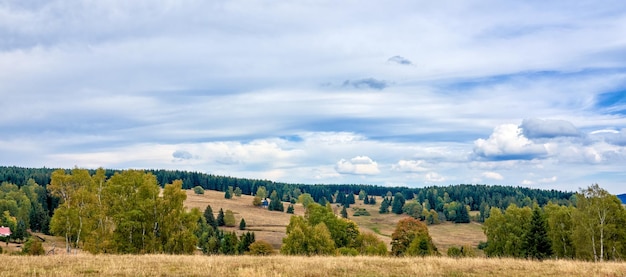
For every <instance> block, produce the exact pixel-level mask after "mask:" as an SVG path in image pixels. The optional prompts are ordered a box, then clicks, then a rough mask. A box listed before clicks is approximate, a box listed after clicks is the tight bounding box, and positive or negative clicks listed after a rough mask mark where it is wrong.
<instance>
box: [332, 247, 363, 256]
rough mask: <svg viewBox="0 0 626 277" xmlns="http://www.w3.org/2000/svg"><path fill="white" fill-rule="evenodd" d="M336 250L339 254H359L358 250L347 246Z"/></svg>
mask: <svg viewBox="0 0 626 277" xmlns="http://www.w3.org/2000/svg"><path fill="white" fill-rule="evenodd" d="M337 252H339V255H342V256H358V255H359V251H358V250H356V249H354V248H348V247H341V248H339V249H337Z"/></svg>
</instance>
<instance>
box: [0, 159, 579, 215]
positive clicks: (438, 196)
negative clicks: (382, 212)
mask: <svg viewBox="0 0 626 277" xmlns="http://www.w3.org/2000/svg"><path fill="white" fill-rule="evenodd" d="M55 170H56V169H52V168H23V167H6V166H4V167H0V183H2V182H8V183H12V184H16V185H18V186H21V185H23V184H26V183H27V182H28V180H29V179H33V180H34V182H35V183H37V184H39V185H41V186H43V187H46V185H47V184H49V183H50V179H51V175H52V172H54V171H55ZM65 171H66V172H68V173H69V172H70V170H69V169H66V170H65ZM88 171H89V173H90V174H94V173H95V171H96V170H88ZM143 171H144V172H146V173H151V174H153V175H154V176H155V177H156V179H157V182H158V183H159V184H160V185H161V186H163V185H165V184H169V183H172V182H173V181H175V180H182V181H183V183H182V188H183V189H191V188H193V187H196V186H200V187H202V188H203V189H209V190H217V191H227V190H228V188H229V187H232V188H239V189H240V190H241V191H242V193H243V194H246V195H253V194H254V192H256V191H257V189H258V188H259V187H265V188H266V190H267V191H268V192H272V191H276V192H277V194H278V195H279V197H280V198H281V199H282V200H283V201H286V202H289V201H291V199H293V198H297V197H298V195H299V194H300V193H308V194H310V195H311V196H312V197H313V199H314V200H315V202H318V203H320V202H321V203H324V202H331V203H332V202H333V201H335V199H336V197H337V195H339V194H342V195H350V194H359V193H360V192H361V191H364V192H365V193H366V194H367V195H370V196H374V195H375V196H385V195H388V194H389V193H391V195H395V194H396V193H402V195H403V197H404V198H405V199H406V200H411V199H413V198H417V200H418V202H419V203H424V202H425V201H427V203H429V205H430V206H431V208H432V209H434V210H436V211H438V212H443V211H444V207H443V206H444V204H445V203H446V202H449V201H448V200H450V201H456V202H458V203H462V204H463V205H468V206H469V208H470V210H472V211H478V210H480V209H481V206H482V207H483V208H485V206H486V205H488V206H489V207H497V208H501V209H506V208H507V207H508V206H509V205H510V204H516V205H518V206H521V207H525V206H530V205H532V204H533V203H537V204H538V205H539V206H544V205H546V204H547V203H548V202H553V203H558V204H567V203H569V201H570V200H571V197H572V195H573V192H563V191H557V190H540V189H531V188H525V187H513V186H487V185H466V184H460V185H450V186H429V187H423V188H408V187H386V186H376V185H363V184H290V183H281V182H273V181H269V180H258V179H245V178H234V177H228V176H217V175H212V174H206V173H200V172H190V171H179V170H154V169H148V170H143ZM119 172H121V171H120V170H111V169H104V174H105V176H106V177H107V178H110V177H111V176H113V175H114V174H115V173H119ZM446 195H447V196H446ZM48 202H49V203H48V205H49V206H51V207H52V208H53V207H56V205H57V204H58V203H57V201H55V200H54V199H50V200H48Z"/></svg>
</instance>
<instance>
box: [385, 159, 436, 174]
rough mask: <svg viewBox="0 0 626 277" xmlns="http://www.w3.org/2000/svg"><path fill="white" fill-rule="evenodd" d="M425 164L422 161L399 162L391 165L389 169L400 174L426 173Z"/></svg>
mask: <svg viewBox="0 0 626 277" xmlns="http://www.w3.org/2000/svg"><path fill="white" fill-rule="evenodd" d="M425 164H426V162H425V161H423V160H417V161H416V160H400V161H398V163H396V164H394V165H392V166H391V169H392V170H396V171H402V172H424V171H428V168H427V167H425Z"/></svg>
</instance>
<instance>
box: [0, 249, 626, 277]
mask: <svg viewBox="0 0 626 277" xmlns="http://www.w3.org/2000/svg"><path fill="white" fill-rule="evenodd" d="M1 257H2V263H0V276H246V277H251V276H311V277H314V276H624V275H626V263H590V262H581V261H566V260H558V261H553V260H550V261H543V262H536V261H529V260H515V259H484V258H466V259H452V258H445V257H427V258H390V257H386V258H385V257H293V256H270V257H254V256H203V255H195V256H182V255H180V256H168V255H135V256H128V255H87V254H79V255H72V256H62V255H56V256H40V257H34V256H30V257H27V256H7V255H3V256H1Z"/></svg>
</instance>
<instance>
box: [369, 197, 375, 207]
mask: <svg viewBox="0 0 626 277" xmlns="http://www.w3.org/2000/svg"><path fill="white" fill-rule="evenodd" d="M370 205H376V197H374V196H372V197H370Z"/></svg>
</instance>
